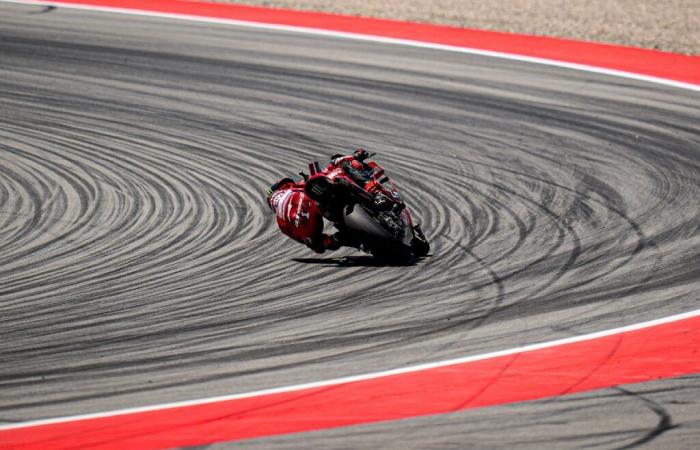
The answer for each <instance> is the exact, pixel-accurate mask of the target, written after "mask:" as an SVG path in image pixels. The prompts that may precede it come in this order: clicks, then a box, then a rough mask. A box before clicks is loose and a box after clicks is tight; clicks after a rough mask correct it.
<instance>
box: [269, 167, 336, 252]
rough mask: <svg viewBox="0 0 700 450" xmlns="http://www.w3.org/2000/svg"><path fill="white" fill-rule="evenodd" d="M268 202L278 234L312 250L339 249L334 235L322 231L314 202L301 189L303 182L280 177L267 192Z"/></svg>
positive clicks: (320, 220)
mask: <svg viewBox="0 0 700 450" xmlns="http://www.w3.org/2000/svg"><path fill="white" fill-rule="evenodd" d="M268 205H269V206H270V208H272V210H273V211H274V212H275V215H276V216H277V225H278V226H279V228H280V230H281V231H282V233H284V234H286V235H287V236H289V237H290V238H292V239H294V240H295V241H297V242H301V243H302V244H305V245H306V246H307V247H309V248H310V249H312V250H313V251H315V252H316V253H323V252H324V251H325V250H336V249H338V248H340V243H339V242H338V240H337V239H336V238H335V237H334V236H330V235H327V234H324V233H323V216H322V215H321V211H320V209H319V207H318V204H317V203H316V202H315V201H314V200H313V199H311V197H309V196H308V195H307V194H306V193H305V192H304V182H300V183H295V182H294V181H293V180H291V179H283V180H281V181H280V182H278V183H275V184H274V185H273V186H272V187H271V188H270V191H268Z"/></svg>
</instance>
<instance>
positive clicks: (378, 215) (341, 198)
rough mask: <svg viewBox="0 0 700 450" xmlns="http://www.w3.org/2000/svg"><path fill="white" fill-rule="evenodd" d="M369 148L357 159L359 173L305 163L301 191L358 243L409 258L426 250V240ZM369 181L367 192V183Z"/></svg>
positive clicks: (390, 256) (378, 253)
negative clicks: (307, 167) (306, 167)
mask: <svg viewBox="0 0 700 450" xmlns="http://www.w3.org/2000/svg"><path fill="white" fill-rule="evenodd" d="M372 156H374V154H371V155H368V156H367V159H365V160H363V161H362V164H363V166H364V169H365V170H363V171H362V173H358V171H354V170H352V169H349V168H348V167H343V166H339V167H337V168H335V169H334V170H331V171H325V172H323V171H321V169H320V166H319V163H318V162H313V163H311V164H309V172H310V174H309V175H306V174H303V173H300V174H301V175H302V176H303V177H304V178H305V179H306V185H305V191H306V193H307V195H309V196H310V197H311V198H312V199H314V200H316V202H317V203H318V204H319V207H320V209H321V211H322V212H323V215H324V216H325V217H326V219H328V220H330V221H331V222H333V223H334V224H335V226H336V228H338V230H340V231H341V233H343V234H344V235H345V236H349V238H350V240H351V241H352V242H354V244H355V246H356V247H357V248H360V249H361V250H363V251H365V252H367V253H371V254H372V255H373V256H374V257H376V258H379V259H385V260H410V259H413V258H416V257H422V256H426V255H427V254H428V252H430V244H429V243H428V240H427V239H426V237H425V235H424V234H423V232H422V230H421V229H420V226H418V225H414V223H413V218H412V217H411V213H410V212H409V210H408V208H407V207H406V205H405V203H404V202H403V200H402V198H401V194H400V193H399V190H398V189H397V187H396V184H395V183H394V182H393V181H392V180H390V179H389V177H388V176H387V175H386V174H385V172H384V169H383V168H382V167H381V166H380V165H379V164H377V162H376V161H374V160H370V159H369V158H371V157H372ZM370 184H371V185H372V189H371V190H372V192H373V194H370V193H369V192H368V190H367V189H366V187H367V186H369V185H370Z"/></svg>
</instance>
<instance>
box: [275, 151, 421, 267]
mask: <svg viewBox="0 0 700 450" xmlns="http://www.w3.org/2000/svg"><path fill="white" fill-rule="evenodd" d="M369 157H370V155H369V154H368V153H367V151H366V150H364V149H359V150H357V151H355V153H354V154H353V155H348V156H343V155H338V154H337V155H334V156H333V157H331V162H330V164H329V165H328V167H326V169H324V170H323V171H322V172H321V173H322V174H324V175H331V174H332V172H334V171H337V170H338V169H341V171H342V173H343V174H344V175H347V176H348V177H350V178H351V179H352V180H353V181H355V183H357V185H358V186H360V188H361V189H360V188H357V187H354V188H353V187H352V186H350V188H353V189H357V190H358V191H359V193H358V192H356V195H361V196H366V198H367V199H368V200H370V201H371V203H373V204H374V207H375V208H377V209H379V210H387V209H393V210H394V211H396V212H398V211H400V210H401V209H403V208H404V204H403V202H400V201H396V200H390V199H388V198H387V197H386V196H384V195H381V194H380V193H379V192H380V187H379V183H378V182H377V181H376V180H374V178H373V177H372V170H373V169H372V168H371V167H370V166H369V165H367V164H365V162H364V161H365V160H366V159H368V158H369ZM302 175H303V174H302ZM304 178H305V180H303V181H300V182H295V181H294V180H292V179H291V178H282V179H281V180H279V181H278V182H277V183H275V184H273V185H272V186H271V187H270V189H268V192H267V203H268V205H269V206H270V208H271V209H272V210H273V211H275V213H276V215H277V225H278V226H279V228H280V229H281V230H282V232H283V233H284V234H286V235H287V236H289V237H290V238H292V239H294V240H295V241H297V242H301V243H303V244H306V245H307V246H308V247H309V248H311V249H312V250H313V251H315V252H316V253H323V252H324V251H326V250H337V249H339V248H340V247H342V246H350V247H357V248H360V244H359V243H357V242H354V241H353V240H352V238H351V237H350V236H349V235H348V234H347V233H343V232H342V231H339V232H337V233H335V234H333V235H328V234H325V233H323V217H324V216H325V217H326V218H327V219H329V220H331V221H332V222H335V220H334V218H335V217H336V214H335V213H334V212H333V211H332V209H333V208H332V206H333V205H332V204H330V203H332V202H326V203H325V204H324V202H323V201H321V200H320V199H319V201H320V203H321V204H322V205H324V207H323V210H322V208H321V207H319V201H316V200H314V199H312V198H311V197H310V196H309V194H307V192H306V188H307V186H306V178H307V177H306V176H304ZM322 178H325V177H322ZM342 181H344V180H342V177H338V180H337V181H335V183H341V182H342ZM345 181H346V180H345ZM312 194H313V192H312ZM415 230H416V232H417V233H418V234H419V237H420V238H421V239H423V240H424V239H425V238H424V237H423V235H422V232H421V231H420V227H419V226H418V225H416V226H415ZM425 253H427V251H426V252H425Z"/></svg>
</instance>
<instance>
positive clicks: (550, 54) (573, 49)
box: [38, 0, 700, 85]
mask: <svg viewBox="0 0 700 450" xmlns="http://www.w3.org/2000/svg"><path fill="white" fill-rule="evenodd" d="M38 3H41V2H38ZM49 3H54V4H72V5H89V6H98V7H107V8H120V9H132V10H139V11H149V12H157V13H164V14H180V15H188V16H199V17H206V18H214V19H229V20H239V21H249V22H258V23H266V24H276V25H286V26H294V27H304V28H313V29H319V30H329V31H335V32H343V33H355V34H362V35H372V36H380V37H384V38H393V39H405V40H412V41H420V42H425V43H432V44H439V45H449V46H456V47H462V48H471V49H478V50H485V51H493V52H500V53H508V54H512V55H520V56H526V57H533V58H543V59H548V60H553V61H559V62H565V63H572V64H581V65H586V66H594V67H598V68H605V69H609V70H618V71H623V72H629V73H634V74H639V75H644V76H651V77H658V78H664V79H668V80H674V81H679V82H683V83H691V84H697V85H700V56H688V55H679V54H674V53H667V52H660V51H655V50H647V49H640V48H633V47H622V46H617V45H607V44H597V43H590V42H582V41H573V40H567V39H557V38H550V37H538V36H526V35H518V34H510V33H500V32H494V31H483V30H471V29H464V28H456V27H449V26H442V25H429V24H419V23H410V22H399V21H393V20H383V19H371V18H359V17H352V16H343V15H336V14H326V13H314V12H305V11H292V10H285V9H270V8H260V7H253V6H242V5H232V4H222V3H205V2H191V1H181V0H68V1H60V0H59V1H50V2H49Z"/></svg>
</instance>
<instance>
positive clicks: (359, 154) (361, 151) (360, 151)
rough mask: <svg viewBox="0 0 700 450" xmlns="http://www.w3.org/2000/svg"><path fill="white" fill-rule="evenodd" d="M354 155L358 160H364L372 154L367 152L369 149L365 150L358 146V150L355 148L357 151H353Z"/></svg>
mask: <svg viewBox="0 0 700 450" xmlns="http://www.w3.org/2000/svg"><path fill="white" fill-rule="evenodd" d="M353 156H354V157H355V159H357V160H358V161H364V160H365V159H367V158H369V157H370V156H371V155H370V154H369V153H367V150H365V149H364V148H358V149H357V150H355V153H353Z"/></svg>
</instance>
